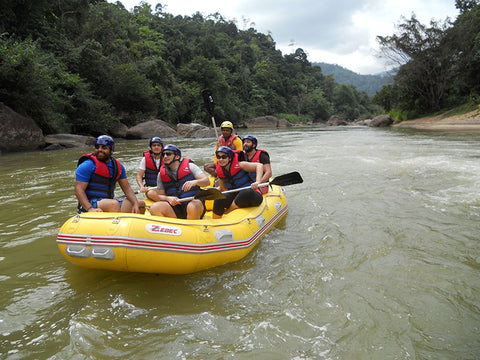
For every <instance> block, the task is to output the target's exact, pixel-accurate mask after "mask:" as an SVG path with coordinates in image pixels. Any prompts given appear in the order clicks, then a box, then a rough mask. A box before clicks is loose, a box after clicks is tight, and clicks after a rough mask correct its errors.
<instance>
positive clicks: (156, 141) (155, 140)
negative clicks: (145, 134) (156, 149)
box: [150, 136, 163, 147]
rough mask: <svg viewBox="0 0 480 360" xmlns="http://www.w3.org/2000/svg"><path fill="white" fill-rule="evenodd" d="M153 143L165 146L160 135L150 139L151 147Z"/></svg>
mask: <svg viewBox="0 0 480 360" xmlns="http://www.w3.org/2000/svg"><path fill="white" fill-rule="evenodd" d="M153 143H160V144H162V146H163V141H162V139H160V138H159V137H158V136H154V137H152V138H151V139H150V147H152V144H153Z"/></svg>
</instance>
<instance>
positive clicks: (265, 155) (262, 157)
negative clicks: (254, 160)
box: [245, 150, 270, 165]
mask: <svg viewBox="0 0 480 360" xmlns="http://www.w3.org/2000/svg"><path fill="white" fill-rule="evenodd" d="M257 151H258V150H257ZM254 156H255V155H254ZM245 160H246V161H248V160H247V155H246V154H245ZM250 162H251V161H250ZM258 162H259V163H262V164H263V165H265V164H270V155H268V153H266V152H265V151H262V152H261V153H260V157H259V158H258Z"/></svg>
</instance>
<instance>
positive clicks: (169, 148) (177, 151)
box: [162, 144, 182, 157]
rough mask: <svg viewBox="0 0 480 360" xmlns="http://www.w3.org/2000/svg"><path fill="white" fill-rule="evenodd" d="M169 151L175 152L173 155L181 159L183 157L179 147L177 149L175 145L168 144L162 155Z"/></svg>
mask: <svg viewBox="0 0 480 360" xmlns="http://www.w3.org/2000/svg"><path fill="white" fill-rule="evenodd" d="M167 150H170V151H173V153H174V154H175V155H178V156H180V157H182V152H181V151H180V149H179V148H178V147H176V146H175V145H172V144H167V145H165V146H164V147H163V149H162V154H163V152H164V151H167Z"/></svg>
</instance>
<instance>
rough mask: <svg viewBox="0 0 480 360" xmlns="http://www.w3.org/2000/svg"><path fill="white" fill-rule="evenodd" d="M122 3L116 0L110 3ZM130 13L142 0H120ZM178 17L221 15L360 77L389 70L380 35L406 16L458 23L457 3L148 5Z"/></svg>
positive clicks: (240, 0)
mask: <svg viewBox="0 0 480 360" xmlns="http://www.w3.org/2000/svg"><path fill="white" fill-rule="evenodd" d="M108 1H109V2H112V3H114V2H116V0H108ZM120 2H121V3H122V4H123V5H124V6H125V8H127V9H128V10H131V9H133V7H134V6H136V5H138V4H139V3H140V0H120ZM145 2H147V3H149V4H151V5H152V10H154V9H155V5H156V4H157V3H161V4H162V5H163V6H164V12H167V13H170V14H173V15H188V16H190V15H193V14H194V13H196V12H197V11H199V12H201V13H202V14H203V15H204V16H207V15H209V14H213V13H216V12H219V13H220V14H221V15H222V16H223V17H224V18H225V19H226V20H236V24H237V26H238V28H239V29H241V30H243V29H245V28H249V27H251V26H253V27H254V28H255V29H257V31H259V32H261V33H264V34H268V33H270V34H271V35H272V38H273V40H274V41H275V43H276V47H277V49H279V50H281V51H282V53H283V54H284V55H285V54H290V53H292V52H294V51H295V50H296V49H297V48H299V47H300V48H302V49H303V50H304V51H305V52H306V53H307V55H308V60H309V61H310V62H326V63H330V64H338V65H341V66H343V67H345V68H347V69H349V70H352V71H355V72H357V73H359V74H376V73H379V72H382V71H385V70H386V64H385V60H382V59H378V58H377V57H376V56H375V54H376V53H377V50H378V46H377V43H376V40H375V38H376V36H377V35H381V36H388V35H392V34H393V33H394V32H395V25H397V24H399V23H400V22H401V16H405V17H406V18H408V19H409V18H410V17H411V15H412V14H413V13H414V14H415V15H416V17H417V19H418V20H419V21H420V22H422V23H423V24H429V23H430V20H432V19H435V20H440V21H443V20H445V19H446V18H447V17H449V18H450V19H451V20H454V19H455V18H456V17H457V16H458V10H457V9H456V8H455V0H334V1H327V0H296V1H291V0H290V1H286V0H205V1H197V0H163V1H162V0H160V1H156V0H148V1H145Z"/></svg>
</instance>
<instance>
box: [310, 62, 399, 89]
mask: <svg viewBox="0 0 480 360" xmlns="http://www.w3.org/2000/svg"><path fill="white" fill-rule="evenodd" d="M312 65H313V66H320V67H321V68H322V73H324V74H327V75H333V77H334V78H335V80H336V81H337V83H339V84H347V85H353V86H355V88H357V90H359V91H365V92H366V93H367V94H368V95H370V96H371V95H375V93H376V92H377V91H380V90H381V89H382V87H383V86H384V85H389V84H392V83H393V80H392V78H391V76H390V75H389V74H388V73H386V72H384V73H380V74H377V75H360V74H357V73H356V72H353V71H351V70H348V69H346V68H344V67H342V66H340V65H336V64H327V63H323V62H315V63H312Z"/></svg>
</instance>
